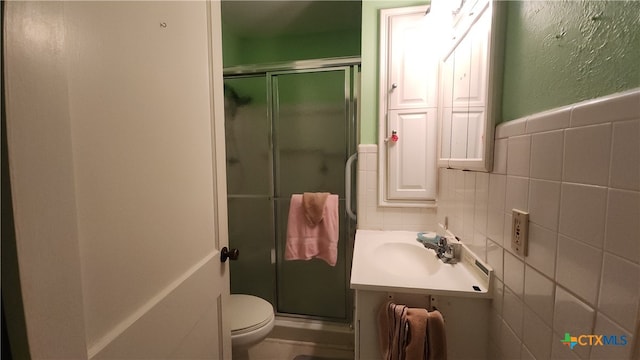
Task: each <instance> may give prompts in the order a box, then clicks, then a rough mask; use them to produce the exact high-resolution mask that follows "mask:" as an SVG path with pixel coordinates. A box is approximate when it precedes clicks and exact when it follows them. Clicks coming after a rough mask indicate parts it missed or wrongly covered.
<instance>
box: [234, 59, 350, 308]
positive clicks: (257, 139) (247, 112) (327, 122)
mask: <svg viewBox="0 0 640 360" xmlns="http://www.w3.org/2000/svg"><path fill="white" fill-rule="evenodd" d="M354 68H355V67H351V66H343V67H333V68H323V69H305V70H290V71H278V72H266V73H265V74H264V75H262V76H249V77H247V76H243V77H226V78H225V86H226V87H227V92H228V96H227V100H228V102H230V103H229V104H227V131H226V132H227V160H228V163H227V169H228V171H227V182H228V189H229V231H230V233H229V234H230V235H229V236H230V239H229V242H230V245H231V246H232V247H237V248H238V249H240V253H241V255H240V259H239V260H238V261H236V262H235V263H232V265H231V266H232V267H231V290H232V292H242V293H249V294H255V295H258V296H261V297H263V298H265V299H267V300H269V301H271V302H272V303H273V304H274V305H275V307H276V309H277V312H278V313H281V314H290V315H300V316H303V317H314V318H322V319H332V320H336V321H349V320H350V318H351V307H352V299H351V295H350V292H349V283H348V280H349V279H348V277H349V272H350V264H351V253H352V246H353V243H352V242H353V236H351V235H350V233H352V232H353V228H354V224H353V223H352V222H351V221H350V220H349V218H348V217H347V216H346V211H345V184H344V179H345V162H346V160H347V158H348V157H349V155H350V154H351V153H353V152H355V146H356V144H355V143H356V139H355V121H354V108H355V107H354V99H353V92H354V90H353V89H354V87H353V85H352V84H353V79H354V75H355V74H354V71H353V69H354ZM263 85H264V87H262V86H263ZM261 87H262V89H263V91H262V92H258V91H257V89H258V88H261ZM233 99H235V100H233ZM232 100H233V101H232ZM234 101H235V103H237V105H238V106H237V107H236V111H235V112H232V111H231V109H230V106H232V105H233V103H234ZM231 114H234V117H233V118H231ZM249 178H251V179H249ZM303 192H330V193H332V194H337V195H338V196H339V199H340V201H339V218H340V236H339V241H338V261H337V264H336V265H335V266H329V265H328V264H327V263H325V262H324V261H323V260H317V259H313V260H309V261H299V260H295V261H287V260H284V251H285V244H286V233H287V220H288V219H287V218H288V213H289V203H290V199H291V195H293V194H301V193H303Z"/></svg>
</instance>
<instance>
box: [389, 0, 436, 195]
mask: <svg viewBox="0 0 640 360" xmlns="http://www.w3.org/2000/svg"><path fill="white" fill-rule="evenodd" d="M428 9H429V7H428V6H415V7H406V8H396V9H385V10H381V11H380V88H379V130H378V133H379V141H378V144H379V147H378V148H379V156H378V158H379V170H380V171H379V187H378V189H379V196H378V198H379V205H381V206H429V204H430V203H431V204H433V202H434V200H435V195H436V168H437V166H436V159H437V106H438V101H437V96H438V67H439V57H438V54H437V52H436V51H433V48H432V47H430V43H429V38H430V37H433V31H434V26H433V23H432V21H431V20H430V18H429V16H430V15H429V14H427V10H428Z"/></svg>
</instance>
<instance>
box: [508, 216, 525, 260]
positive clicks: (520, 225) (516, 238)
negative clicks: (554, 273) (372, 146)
mask: <svg viewBox="0 0 640 360" xmlns="http://www.w3.org/2000/svg"><path fill="white" fill-rule="evenodd" d="M511 211H512V213H513V216H512V219H513V220H512V222H511V249H512V250H513V251H515V252H516V254H518V255H520V256H527V245H528V243H529V213H528V212H524V211H522V210H518V209H513V210H511Z"/></svg>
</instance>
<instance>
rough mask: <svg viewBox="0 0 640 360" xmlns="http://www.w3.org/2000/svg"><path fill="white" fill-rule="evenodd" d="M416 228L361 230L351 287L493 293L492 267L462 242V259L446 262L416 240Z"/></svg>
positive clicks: (474, 294)
mask: <svg viewBox="0 0 640 360" xmlns="http://www.w3.org/2000/svg"><path fill="white" fill-rule="evenodd" d="M416 237H417V232H415V231H378V230H358V231H357V232H356V239H355V246H354V250H353V263H352V266H351V288H352V289H356V290H370V291H389V292H404V293H414V294H430V295H447V296H462V297H490V291H489V286H490V284H491V277H492V275H493V270H492V269H491V267H489V266H488V265H487V264H485V263H484V262H483V261H481V260H480V259H478V257H477V256H476V255H475V254H473V252H471V251H470V250H469V249H468V248H467V247H466V246H465V245H464V244H463V243H461V245H462V251H461V256H460V261H458V262H457V263H455V264H445V263H443V262H442V261H441V260H440V259H438V258H437V256H436V252H435V251H434V250H431V249H426V248H425V247H424V246H423V245H422V244H421V243H419V242H418V241H416Z"/></svg>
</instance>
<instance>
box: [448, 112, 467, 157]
mask: <svg viewBox="0 0 640 360" xmlns="http://www.w3.org/2000/svg"><path fill="white" fill-rule="evenodd" d="M468 130H469V114H468V113H467V112H466V111H453V112H452V113H451V158H452V159H466V157H467V134H468Z"/></svg>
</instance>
